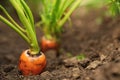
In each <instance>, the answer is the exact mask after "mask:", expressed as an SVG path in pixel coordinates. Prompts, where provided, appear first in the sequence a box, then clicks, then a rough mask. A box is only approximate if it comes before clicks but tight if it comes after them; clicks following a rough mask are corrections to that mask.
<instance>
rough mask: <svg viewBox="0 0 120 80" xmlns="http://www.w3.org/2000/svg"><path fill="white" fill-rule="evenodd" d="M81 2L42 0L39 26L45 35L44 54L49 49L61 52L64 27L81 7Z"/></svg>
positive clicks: (77, 0) (43, 38)
mask: <svg viewBox="0 0 120 80" xmlns="http://www.w3.org/2000/svg"><path fill="white" fill-rule="evenodd" d="M80 2H81V0H42V11H41V13H40V17H41V21H40V22H39V25H40V26H41V28H42V30H43V33H44V36H43V37H42V40H41V48H42V49H41V50H42V51H43V52H45V51H48V50H49V49H54V50H56V51H57V52H58V51H59V46H60V36H61V33H62V29H63V25H64V24H65V22H66V21H67V20H68V19H69V18H70V15H71V14H72V12H73V11H74V10H75V9H76V8H77V7H78V6H79V5H80Z"/></svg>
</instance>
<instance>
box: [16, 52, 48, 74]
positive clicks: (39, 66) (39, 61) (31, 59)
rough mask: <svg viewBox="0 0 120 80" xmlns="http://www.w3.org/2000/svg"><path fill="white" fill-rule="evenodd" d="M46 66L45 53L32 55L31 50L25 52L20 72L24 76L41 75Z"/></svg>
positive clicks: (22, 55) (21, 60)
mask: <svg viewBox="0 0 120 80" xmlns="http://www.w3.org/2000/svg"><path fill="white" fill-rule="evenodd" d="M45 66H46V57H45V55H44V54H43V53H40V54H37V55H31V54H30V51H29V50H25V51H24V52H23V53H22V54H21V56H20V59H19V65H18V67H19V70H20V71H21V72H22V74H23V75H37V74H40V73H41V72H42V71H43V69H44V68H45Z"/></svg>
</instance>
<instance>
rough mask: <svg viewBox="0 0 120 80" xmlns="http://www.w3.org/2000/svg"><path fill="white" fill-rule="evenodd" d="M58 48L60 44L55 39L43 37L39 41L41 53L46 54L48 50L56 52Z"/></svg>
mask: <svg viewBox="0 0 120 80" xmlns="http://www.w3.org/2000/svg"><path fill="white" fill-rule="evenodd" d="M59 46H60V44H59V42H58V41H57V40H56V39H47V38H45V37H42V39H41V51H42V52H46V51H48V50H50V49H53V50H55V51H58V49H59Z"/></svg>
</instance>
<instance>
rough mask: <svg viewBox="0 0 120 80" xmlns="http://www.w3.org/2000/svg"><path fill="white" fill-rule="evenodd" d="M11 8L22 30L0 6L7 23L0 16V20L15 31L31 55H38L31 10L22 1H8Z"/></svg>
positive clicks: (38, 49)
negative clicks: (28, 47) (26, 45)
mask: <svg viewBox="0 0 120 80" xmlns="http://www.w3.org/2000/svg"><path fill="white" fill-rule="evenodd" d="M10 2H11V4H12V6H13V7H14V8H15V10H16V12H17V15H18V17H19V20H20V22H21V23H22V25H23V27H24V29H23V28H22V27H21V26H19V25H18V24H17V23H16V22H15V21H14V20H13V19H12V17H11V16H10V15H9V14H8V13H7V11H6V10H5V9H4V8H3V7H1V6H0V9H2V10H3V12H4V13H5V14H6V16H7V17H8V19H9V20H10V21H11V22H10V21H8V20H7V19H6V18H4V17H2V16H1V15H0V20H1V21H2V22H4V23H5V24H7V25H8V26H9V27H11V28H12V29H13V30H15V31H16V32H17V33H18V34H19V35H20V36H21V37H22V38H23V39H24V40H25V41H26V42H27V43H28V44H29V46H30V51H31V52H30V53H31V54H33V55H34V54H38V53H39V51H40V48H39V45H38V41H37V38H36V33H35V27H34V19H33V15H32V12H31V10H30V9H29V7H28V6H27V4H26V3H25V2H24V0H10Z"/></svg>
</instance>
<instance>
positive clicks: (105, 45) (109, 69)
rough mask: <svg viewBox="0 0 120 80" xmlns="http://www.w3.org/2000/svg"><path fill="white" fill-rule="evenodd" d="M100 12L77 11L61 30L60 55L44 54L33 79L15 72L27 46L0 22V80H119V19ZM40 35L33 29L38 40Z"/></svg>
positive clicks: (38, 31)
mask: <svg viewBox="0 0 120 80" xmlns="http://www.w3.org/2000/svg"><path fill="white" fill-rule="evenodd" d="M104 11H105V10H104V9H102V10H101V9H98V10H90V11H87V10H85V9H80V10H79V9H77V10H76V11H75V12H74V13H73V14H72V17H71V20H72V23H73V24H72V26H71V27H68V26H69V25H68V23H66V24H65V26H64V27H63V28H64V31H63V35H62V38H61V48H60V56H59V57H56V56H55V52H54V51H53V50H50V51H48V52H46V53H45V55H46V56H47V66H46V68H45V70H44V71H43V72H42V73H41V74H40V75H35V76H23V75H21V74H20V73H19V71H18V67H17V65H18V60H19V56H20V54H21V52H22V51H24V50H25V49H27V48H28V46H27V44H26V43H25V42H24V41H23V40H22V39H21V37H20V36H19V35H18V34H16V33H15V32H14V31H13V30H12V29H10V28H9V27H7V26H6V25H5V24H3V23H1V22H0V80H120V17H115V18H110V17H105V16H104V15H103V12H104ZM42 35H43V34H42V32H40V29H38V28H37V36H38V39H40V37H42ZM81 54H82V56H80V55H81ZM83 55H84V56H83ZM81 57H82V59H80V58H81Z"/></svg>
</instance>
